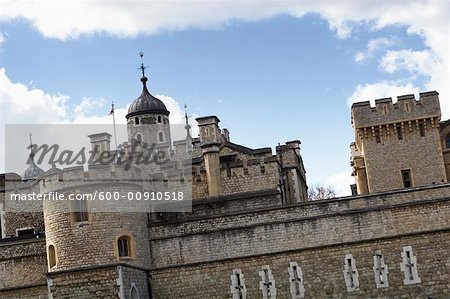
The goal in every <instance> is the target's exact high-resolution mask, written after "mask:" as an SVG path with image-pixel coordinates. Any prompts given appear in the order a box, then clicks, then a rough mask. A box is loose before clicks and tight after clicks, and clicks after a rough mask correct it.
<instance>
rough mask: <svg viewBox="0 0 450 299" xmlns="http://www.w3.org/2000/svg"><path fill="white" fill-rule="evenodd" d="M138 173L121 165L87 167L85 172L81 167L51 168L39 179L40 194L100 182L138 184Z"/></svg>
mask: <svg viewBox="0 0 450 299" xmlns="http://www.w3.org/2000/svg"><path fill="white" fill-rule="evenodd" d="M141 180H142V178H141V176H140V173H139V172H137V171H136V169H134V168H130V169H128V170H126V169H125V166H123V165H114V164H113V165H89V166H88V170H87V171H85V170H84V168H83V166H75V167H68V168H64V169H58V168H52V169H51V170H49V171H48V172H47V173H45V174H44V175H43V176H42V177H40V179H39V187H40V190H41V192H42V193H46V192H51V191H57V190H63V189H70V188H77V187H82V186H84V185H85V184H88V183H89V182H91V183H101V182H115V181H127V182H136V183H138V182H140V181H141Z"/></svg>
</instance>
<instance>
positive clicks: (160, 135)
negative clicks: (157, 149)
mask: <svg viewBox="0 0 450 299" xmlns="http://www.w3.org/2000/svg"><path fill="white" fill-rule="evenodd" d="M158 141H159V142H164V133H163V132H159V133H158Z"/></svg>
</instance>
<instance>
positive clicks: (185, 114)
mask: <svg viewBox="0 0 450 299" xmlns="http://www.w3.org/2000/svg"><path fill="white" fill-rule="evenodd" d="M187 107H188V106H187V105H186V104H184V119H185V120H186V125H189V116H188V114H187Z"/></svg>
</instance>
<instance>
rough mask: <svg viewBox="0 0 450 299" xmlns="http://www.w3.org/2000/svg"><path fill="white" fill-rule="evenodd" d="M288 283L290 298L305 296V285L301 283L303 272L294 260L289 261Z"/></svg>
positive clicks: (296, 298)
mask: <svg viewBox="0 0 450 299" xmlns="http://www.w3.org/2000/svg"><path fill="white" fill-rule="evenodd" d="M288 272H289V283H290V286H291V287H290V291H291V295H292V299H303V298H305V287H304V285H303V272H302V269H301V268H300V267H299V266H298V264H297V263H296V262H290V263H289V268H288Z"/></svg>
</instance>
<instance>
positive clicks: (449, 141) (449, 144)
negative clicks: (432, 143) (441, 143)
mask: <svg viewBox="0 0 450 299" xmlns="http://www.w3.org/2000/svg"><path fill="white" fill-rule="evenodd" d="M445 147H446V148H450V133H448V134H447V136H446V137H445Z"/></svg>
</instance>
